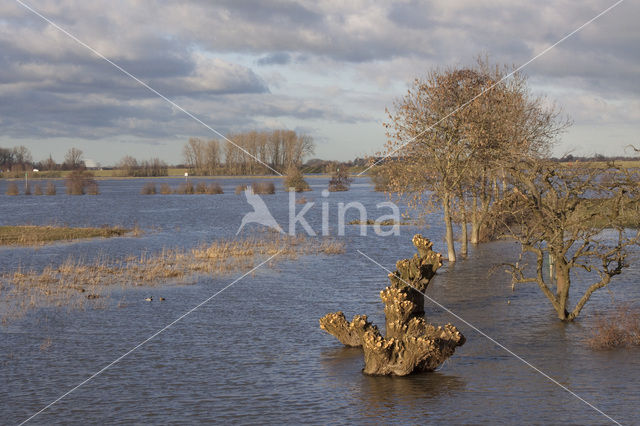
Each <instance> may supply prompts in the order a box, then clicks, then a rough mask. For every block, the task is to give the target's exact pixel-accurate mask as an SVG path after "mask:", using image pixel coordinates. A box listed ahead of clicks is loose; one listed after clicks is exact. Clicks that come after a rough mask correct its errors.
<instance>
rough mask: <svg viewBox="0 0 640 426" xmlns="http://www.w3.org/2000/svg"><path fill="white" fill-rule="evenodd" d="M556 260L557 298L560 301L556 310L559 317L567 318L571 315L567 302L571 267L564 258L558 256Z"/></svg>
mask: <svg viewBox="0 0 640 426" xmlns="http://www.w3.org/2000/svg"><path fill="white" fill-rule="evenodd" d="M555 261H556V262H555V267H556V268H555V269H556V300H557V301H558V306H557V307H556V311H557V313H558V318H560V319H561V320H566V319H567V316H568V315H569V312H568V311H567V304H568V303H569V287H570V286H571V281H570V278H569V267H568V266H567V263H566V262H565V261H564V259H562V258H560V259H558V258H556V259H555Z"/></svg>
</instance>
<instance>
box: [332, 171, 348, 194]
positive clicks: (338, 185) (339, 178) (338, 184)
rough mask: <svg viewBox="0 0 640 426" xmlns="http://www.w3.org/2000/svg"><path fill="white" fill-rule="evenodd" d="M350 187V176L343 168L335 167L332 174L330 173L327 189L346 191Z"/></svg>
mask: <svg viewBox="0 0 640 426" xmlns="http://www.w3.org/2000/svg"><path fill="white" fill-rule="evenodd" d="M350 187H351V178H350V177H349V175H348V174H347V172H346V171H344V169H337V170H336V171H335V173H333V175H331V180H330V181H329V191H331V192H337V191H348V190H349V188H350Z"/></svg>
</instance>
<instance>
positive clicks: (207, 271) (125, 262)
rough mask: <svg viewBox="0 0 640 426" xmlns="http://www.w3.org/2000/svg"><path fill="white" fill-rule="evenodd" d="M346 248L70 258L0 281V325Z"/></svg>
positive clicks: (269, 246)
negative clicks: (119, 291) (124, 291)
mask: <svg viewBox="0 0 640 426" xmlns="http://www.w3.org/2000/svg"><path fill="white" fill-rule="evenodd" d="M343 252H344V244H343V243H341V242H337V241H334V240H331V239H319V238H313V239H311V238H305V237H290V236H281V235H280V234H277V235H276V234H274V235H271V234H266V236H265V237H262V238H251V239H240V240H219V241H215V242H213V243H210V244H206V245H202V246H199V247H196V248H192V249H164V250H162V251H160V252H159V253H156V254H152V255H148V254H141V255H139V256H130V257H127V258H124V259H109V258H99V259H96V260H93V261H90V262H86V261H84V260H83V259H75V258H70V259H68V260H67V261H65V262H63V263H62V264H60V265H48V266H46V267H45V268H44V269H42V270H39V271H36V270H29V271H25V270H17V271H13V272H10V273H5V274H3V275H1V276H0V305H4V306H7V307H8V309H7V310H6V311H4V312H3V317H2V321H3V322H4V323H6V322H7V321H9V320H11V319H15V318H20V317H21V316H23V315H24V314H25V313H27V312H28V311H30V310H34V309H39V308H45V307H67V308H69V309H71V308H84V307H85V305H86V304H92V305H97V306H99V307H104V306H105V303H106V300H105V299H106V296H108V294H109V290H110V289H113V288H115V287H116V286H118V287H121V288H131V287H138V286H155V285H165V284H170V283H174V284H186V283H189V282H193V280H194V278H195V277H197V276H199V275H209V276H213V277H219V276H221V275H226V274H229V273H231V272H235V271H248V270H250V269H251V268H253V267H254V266H256V265H258V264H259V263H260V262H262V261H264V260H266V259H267V258H268V257H269V256H273V255H275V254H278V255H277V256H276V257H274V258H273V259H272V261H271V262H270V264H273V263H275V262H278V261H281V260H285V259H295V258H297V257H298V256H300V255H307V254H339V253H343Z"/></svg>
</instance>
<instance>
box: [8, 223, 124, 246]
mask: <svg viewBox="0 0 640 426" xmlns="http://www.w3.org/2000/svg"><path fill="white" fill-rule="evenodd" d="M127 232H129V230H128V229H124V228H119V227H110V228H106V227H105V228H70V227H63V226H32V225H27V226H0V245H34V244H43V243H48V242H53V241H60V240H76V239H80V238H96V237H105V238H106V237H116V236H121V235H124V234H126V233H127Z"/></svg>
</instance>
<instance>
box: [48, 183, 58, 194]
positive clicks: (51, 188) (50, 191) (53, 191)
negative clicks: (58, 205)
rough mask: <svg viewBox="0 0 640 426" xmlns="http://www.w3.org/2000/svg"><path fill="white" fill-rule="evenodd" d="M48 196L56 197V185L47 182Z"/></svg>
mask: <svg viewBox="0 0 640 426" xmlns="http://www.w3.org/2000/svg"><path fill="white" fill-rule="evenodd" d="M46 194H47V195H56V184H55V183H53V182H47V188H46Z"/></svg>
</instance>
